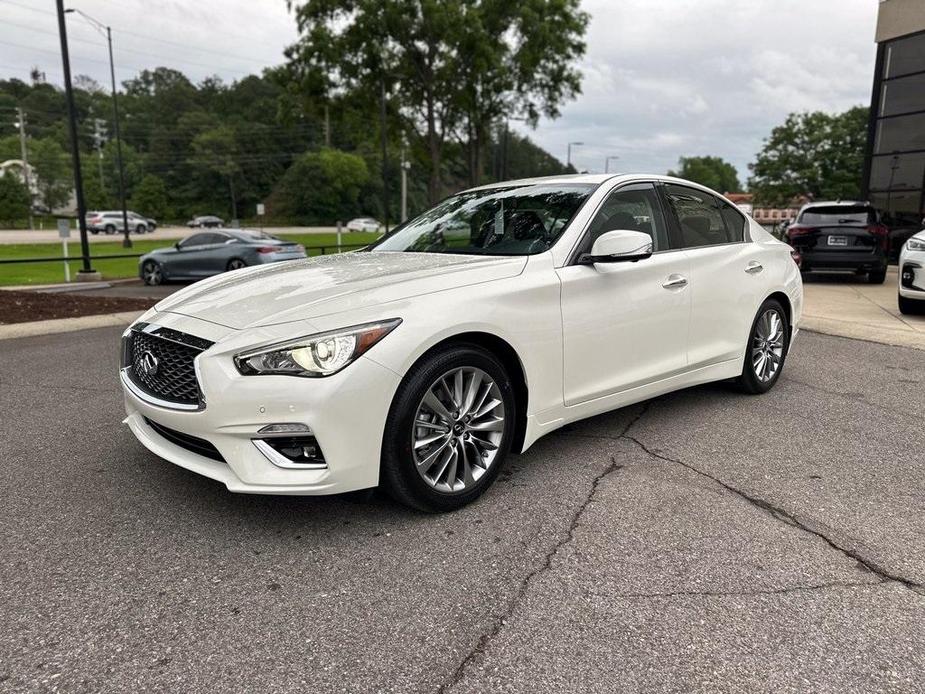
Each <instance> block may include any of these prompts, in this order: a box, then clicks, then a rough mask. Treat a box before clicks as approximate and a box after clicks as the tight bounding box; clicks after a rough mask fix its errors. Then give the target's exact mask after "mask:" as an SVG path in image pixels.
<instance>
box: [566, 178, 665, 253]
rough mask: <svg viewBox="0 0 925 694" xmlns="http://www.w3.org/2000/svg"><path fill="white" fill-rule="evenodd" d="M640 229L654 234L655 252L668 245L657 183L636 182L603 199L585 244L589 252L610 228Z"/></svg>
mask: <svg viewBox="0 0 925 694" xmlns="http://www.w3.org/2000/svg"><path fill="white" fill-rule="evenodd" d="M621 230H629V231H641V232H643V233H644V234H648V235H649V236H651V237H652V247H653V249H654V250H656V251H662V250H665V249H666V248H668V232H667V230H666V227H665V220H664V219H663V217H662V210H661V208H660V207H659V203H658V196H657V194H656V192H655V186H653V185H652V184H651V183H635V184H632V185H628V186H623V187H621V188H618V189H617V190H615V191H614V192H612V193H611V194H610V195H608V196H607V199H606V200H604V204H603V205H601V207H600V209H599V210H598V211H597V214H595V215H594V219H592V220H591V225H590V226H589V227H588V238H587V239H585V242H584V245H583V247H582V252H583V253H588V252H590V250H591V247H592V246H593V245H594V241H595V240H596V239H597V237H598V236H600V235H601V234H603V233H604V232H607V231H621Z"/></svg>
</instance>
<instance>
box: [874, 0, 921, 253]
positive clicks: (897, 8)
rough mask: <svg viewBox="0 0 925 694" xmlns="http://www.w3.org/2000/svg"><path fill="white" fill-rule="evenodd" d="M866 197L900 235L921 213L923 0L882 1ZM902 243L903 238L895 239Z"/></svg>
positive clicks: (918, 223) (918, 222) (917, 222)
mask: <svg viewBox="0 0 925 694" xmlns="http://www.w3.org/2000/svg"><path fill="white" fill-rule="evenodd" d="M863 189H864V195H865V197H866V198H867V199H868V200H870V201H871V202H872V203H873V204H874V205H875V206H876V207H878V208H879V209H880V210H882V212H883V214H884V221H885V222H886V223H887V224H888V226H890V227H891V228H892V229H894V230H895V232H898V233H899V234H900V236H905V234H903V233H902V230H904V229H905V230H918V229H921V228H922V220H923V217H925V0H881V2H880V11H879V14H878V17H877V63H876V68H875V72H874V87H873V92H872V95H871V109H870V124H869V128H868V135H867V152H866V156H865V158H864V178H863ZM896 240H898V241H899V242H900V243H901V242H902V241H903V240H904V239H903V238H898V239H896Z"/></svg>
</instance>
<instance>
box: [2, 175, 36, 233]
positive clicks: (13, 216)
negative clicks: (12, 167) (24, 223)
mask: <svg viewBox="0 0 925 694" xmlns="http://www.w3.org/2000/svg"><path fill="white" fill-rule="evenodd" d="M28 216H29V191H28V189H27V188H26V185H25V184H24V183H23V182H22V181H20V180H19V178H18V177H17V176H15V175H13V174H12V173H5V174H0V220H4V221H6V222H8V223H9V225H10V226H12V225H13V223H14V222H16V221H18V220H20V219H25V218H26V217H28Z"/></svg>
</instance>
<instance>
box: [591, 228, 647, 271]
mask: <svg viewBox="0 0 925 694" xmlns="http://www.w3.org/2000/svg"><path fill="white" fill-rule="evenodd" d="M650 255H652V237H651V236H649V235H648V234H644V233H642V232H641V231H630V230H629V229H616V230H614V231H605V232H604V233H603V234H601V235H600V236H598V237H597V239H596V240H595V241H594V245H593V246H592V247H591V252H590V253H585V254H584V255H582V256H581V257H580V258H579V259H578V262H579V263H581V264H583V265H593V264H594V263H635V262H636V261H637V260H645V259H646V258H648V257H649V256H650Z"/></svg>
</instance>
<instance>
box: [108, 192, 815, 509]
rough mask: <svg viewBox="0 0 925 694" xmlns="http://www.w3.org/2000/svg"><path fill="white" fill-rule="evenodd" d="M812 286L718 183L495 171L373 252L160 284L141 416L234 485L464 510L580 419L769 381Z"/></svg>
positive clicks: (138, 340)
mask: <svg viewBox="0 0 925 694" xmlns="http://www.w3.org/2000/svg"><path fill="white" fill-rule="evenodd" d="M802 305H803V290H802V284H801V280H800V273H799V270H798V268H797V266H796V264H795V263H794V261H793V259H792V257H791V253H790V247H789V246H787V245H786V244H783V243H781V242H780V241H778V240H777V239H775V238H774V237H772V236H771V235H770V234H768V233H767V232H765V231H764V230H763V229H762V228H761V227H760V226H759V225H758V224H757V223H755V222H754V221H752V220H751V219H749V218H748V217H746V216H745V215H744V214H742V213H741V212H740V211H739V210H738V209H736V208H735V207H734V206H733V205H731V204H730V203H728V202H727V201H726V200H724V199H723V198H721V197H720V196H718V195H717V194H715V193H713V192H711V191H709V190H708V189H706V188H703V187H702V186H699V185H695V184H692V183H688V182H685V181H681V180H678V179H673V178H668V177H664V176H636V175H633V176H627V175H621V176H612V175H581V176H566V177H553V178H545V179H531V180H524V181H514V182H509V183H502V184H493V185H490V186H485V187H482V188H477V189H473V190H468V191H465V192H463V193H460V194H458V195H455V196H453V197H450V198H448V199H447V200H444V201H443V202H441V203H440V204H439V205H438V206H437V207H435V208H434V209H432V210H430V211H429V212H426V213H425V214H423V215H422V216H421V217H419V218H418V219H416V220H413V221H411V222H410V223H408V224H407V225H406V226H404V227H403V228H401V229H400V230H398V231H397V232H395V233H393V234H391V235H389V236H386V237H384V238H383V239H381V240H379V241H378V242H377V243H376V244H374V245H373V246H372V247H370V248H369V249H367V250H366V251H361V252H356V253H349V254H343V255H336V256H325V257H319V258H311V259H306V260H297V261H293V262H290V263H280V264H277V265H273V266H267V267H255V268H248V269H245V270H240V271H238V272H236V273H234V274H232V275H224V276H220V277H216V278H213V279H207V280H204V281H202V282H199V283H197V284H194V285H192V286H190V287H187V288H185V289H183V290H181V291H179V292H177V293H176V294H174V295H172V296H170V297H168V298H166V299H164V300H163V301H161V302H160V303H159V304H157V305H156V306H155V307H154V308H153V309H151V310H149V311H148V312H147V313H145V314H144V315H143V316H142V317H141V318H140V319H139V321H138V322H136V323H135V324H134V325H132V326H131V327H130V328H129V329H128V330H126V332H125V334H124V338H123V351H122V354H123V356H122V360H123V361H122V370H121V378H122V384H123V387H124V393H125V405H126V411H127V414H128V417H127V419H126V420H125V421H126V422H127V424H128V426H129V427H130V428H131V430H132V432H133V433H134V434H135V436H137V438H138V439H139V440H140V441H141V442H142V443H143V444H144V445H145V446H146V447H147V448H149V449H150V450H151V451H153V452H154V453H156V454H157V455H159V456H161V457H163V458H166V459H167V460H169V461H171V462H173V463H176V464H177V465H180V466H182V467H185V468H188V469H190V470H193V471H195V472H198V473H200V474H203V475H206V476H207V477H211V478H213V479H216V480H218V481H220V482H222V483H224V484H225V485H226V486H227V487H228V489H230V490H231V491H235V492H253V493H261V494H329V493H337V492H347V491H350V490H356V489H363V488H368V487H373V486H376V485H380V484H381V485H382V486H384V487H385V489H387V490H388V491H389V492H390V493H391V494H392V495H393V496H394V497H395V498H396V499H398V500H400V501H402V502H404V503H406V504H409V505H411V506H414V507H417V508H420V509H424V510H428V511H446V510H450V509H454V508H457V507H459V506H462V505H463V504H466V503H468V502H470V501H472V500H473V499H475V498H476V497H478V496H479V495H480V494H482V492H484V491H485V489H486V488H487V487H488V486H489V485H490V484H491V483H492V481H493V480H494V479H495V477H496V476H497V475H498V471H499V469H500V468H501V466H502V464H503V463H504V460H505V458H506V457H507V455H508V453H509V452H511V451H514V452H521V451H525V450H526V449H527V448H529V447H530V446H531V445H532V444H533V443H534V442H535V441H536V440H537V439H538V438H540V437H541V436H543V435H544V434H547V433H549V432H551V431H554V430H556V429H558V428H559V427H561V426H563V425H564V424H567V423H569V422H574V421H576V420H579V419H583V418H585V417H590V416H593V415H597V414H600V413H602V412H606V411H608V410H613V409H615V408H620V407H624V406H626V405H629V404H632V403H636V402H639V401H641V400H645V399H647V398H652V397H655V396H657V395H660V394H662V393H667V392H669V391H673V390H677V389H679V388H685V387H687V386H692V385H695V384H699V383H704V382H707V381H717V380H723V379H736V380H737V381H738V383H739V384H740V386H741V388H743V389H744V390H745V391H747V392H749V393H763V392H766V391H768V390H769V389H771V388H772V387H773V386H774V384H775V383H776V382H777V380H778V379H779V378H780V375H781V370H782V369H783V366H784V362H785V359H786V357H787V353H788V350H789V349H790V345H791V342H792V340H793V338H794V336H795V334H796V326H797V325H798V324H799V319H800V315H801V311H802ZM733 424H734V423H730V425H733Z"/></svg>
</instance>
